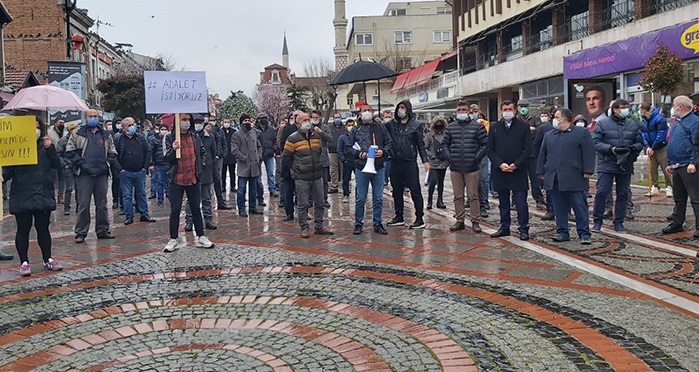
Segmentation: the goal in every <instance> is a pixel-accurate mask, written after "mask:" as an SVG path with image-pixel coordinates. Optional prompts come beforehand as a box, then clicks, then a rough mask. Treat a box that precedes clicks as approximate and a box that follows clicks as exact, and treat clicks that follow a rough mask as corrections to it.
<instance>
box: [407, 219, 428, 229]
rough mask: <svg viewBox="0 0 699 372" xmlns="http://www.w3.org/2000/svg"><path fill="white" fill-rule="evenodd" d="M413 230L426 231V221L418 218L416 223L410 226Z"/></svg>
mask: <svg viewBox="0 0 699 372" xmlns="http://www.w3.org/2000/svg"><path fill="white" fill-rule="evenodd" d="M410 228H411V229H424V228H425V221H423V220H422V217H418V218H416V219H415V222H413V224H412V225H410Z"/></svg>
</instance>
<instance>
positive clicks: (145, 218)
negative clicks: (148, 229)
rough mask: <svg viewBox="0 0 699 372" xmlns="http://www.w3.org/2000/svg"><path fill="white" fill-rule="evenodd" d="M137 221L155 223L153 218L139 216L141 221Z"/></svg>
mask: <svg viewBox="0 0 699 372" xmlns="http://www.w3.org/2000/svg"><path fill="white" fill-rule="evenodd" d="M139 221H141V222H148V223H153V222H155V218H150V217H149V216H141V219H140V220H139Z"/></svg>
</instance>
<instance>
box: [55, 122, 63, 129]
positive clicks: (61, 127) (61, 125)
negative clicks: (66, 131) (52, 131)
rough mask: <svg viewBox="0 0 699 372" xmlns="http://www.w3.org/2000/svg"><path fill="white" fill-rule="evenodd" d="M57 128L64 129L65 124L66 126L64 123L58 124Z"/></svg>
mask: <svg viewBox="0 0 699 372" xmlns="http://www.w3.org/2000/svg"><path fill="white" fill-rule="evenodd" d="M56 128H58V129H63V128H65V124H64V123H58V124H56Z"/></svg>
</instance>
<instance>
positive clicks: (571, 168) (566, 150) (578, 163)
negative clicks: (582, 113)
mask: <svg viewBox="0 0 699 372" xmlns="http://www.w3.org/2000/svg"><path fill="white" fill-rule="evenodd" d="M594 172H595V145H594V144H593V143H592V135H591V134H590V131H588V130H587V129H586V128H581V127H576V126H575V125H573V126H572V127H570V129H569V130H567V131H564V132H562V131H560V130H557V129H554V130H551V131H549V132H548V133H546V135H545V136H544V140H543V142H542V144H541V151H540V152H539V159H538V164H537V167H536V174H537V175H544V187H545V188H546V190H553V188H554V184H555V182H556V180H558V190H560V191H586V190H587V189H588V187H589V184H590V182H589V181H588V179H586V178H585V174H593V173H594Z"/></svg>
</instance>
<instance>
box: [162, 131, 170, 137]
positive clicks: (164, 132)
mask: <svg viewBox="0 0 699 372" xmlns="http://www.w3.org/2000/svg"><path fill="white" fill-rule="evenodd" d="M167 132H168V131H167V130H161V131H160V135H161V136H163V137H165V136H166V135H167Z"/></svg>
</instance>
